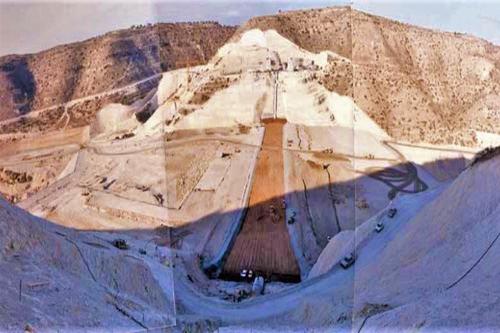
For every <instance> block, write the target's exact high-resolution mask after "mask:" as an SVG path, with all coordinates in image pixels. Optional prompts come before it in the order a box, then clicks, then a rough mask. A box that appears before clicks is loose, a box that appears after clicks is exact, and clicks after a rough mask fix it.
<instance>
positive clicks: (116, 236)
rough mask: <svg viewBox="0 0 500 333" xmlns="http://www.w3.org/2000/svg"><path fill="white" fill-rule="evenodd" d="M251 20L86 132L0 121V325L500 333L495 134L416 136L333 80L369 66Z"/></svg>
mask: <svg viewBox="0 0 500 333" xmlns="http://www.w3.org/2000/svg"><path fill="white" fill-rule="evenodd" d="M346 10H347V9H346V8H343V7H342V8H332V9H328V10H327V11H326V13H325V12H324V11H321V10H320V11H319V12H315V11H312V13H313V14H314V15H319V16H320V17H323V16H322V15H327V14H328V15H337V14H338V13H337V11H338V12H339V13H341V14H342V15H347V14H346ZM304 13H309V12H308V11H305V12H304ZM348 13H351V12H350V11H349V12H348ZM313 14H311V15H313ZM280 15H281V16H283V17H288V16H287V15H289V14H280ZM307 15H309V14H307ZM350 15H358V16H361V18H362V19H363V20H368V19H369V18H370V17H369V16H367V17H364V16H362V14H359V13H356V12H354V14H352V13H351V14H350ZM281 16H280V17H281ZM313 17H316V16H313ZM355 17H357V16H355ZM357 19H359V20H361V19H360V17H357ZM268 20H272V17H266V18H264V19H263V21H264V22H267V23H266V24H271V23H269V22H272V21H269V22H268ZM374 20H375V19H374ZM258 23H259V21H252V20H251V21H250V22H249V26H248V27H245V29H243V28H242V29H241V30H238V31H237V32H236V33H235V34H234V36H233V37H232V38H231V39H229V40H228V41H227V42H226V43H225V44H224V45H222V46H221V47H220V48H218V49H217V50H215V51H214V54H213V56H212V57H211V58H210V59H208V60H207V61H206V63H205V64H199V63H195V62H190V61H189V59H186V60H179V59H178V60H177V62H179V63H180V62H182V65H179V66H177V65H176V66H175V67H180V68H174V69H172V70H167V71H165V72H163V73H160V74H154V75H153V77H151V78H148V79H142V80H139V81H138V82H139V83H138V84H143V83H144V82H150V81H151V80H158V84H157V85H156V86H154V88H152V89H146V90H148V91H142V90H141V93H137V94H135V93H136V92H137V91H136V90H135V89H139V88H137V87H138V84H137V82H136V84H134V83H131V84H129V85H127V86H126V89H125V90H127V91H128V90H129V89H131V91H133V92H134V94H135V95H134V96H133V97H131V98H132V99H133V101H132V102H131V103H118V102H113V103H108V104H106V105H103V106H102V107H100V108H99V110H98V111H97V112H96V114H95V115H92V117H91V114H90V113H89V114H85V119H87V118H89V119H90V118H92V120H91V121H90V122H89V123H87V124H85V123H83V120H82V119H81V118H79V120H78V122H73V117H74V115H73V114H72V113H71V112H70V113H67V112H63V114H61V115H60V116H59V117H57V118H58V119H59V120H60V121H57V122H54V121H53V119H52V116H53V112H54V110H56V109H57V108H56V109H54V108H50V107H49V108H48V109H45V108H44V109H42V110H39V112H33V113H32V114H29V115H26V116H19V117H17V118H11V119H7V120H2V121H0V129H1V131H0V132H1V133H0V150H1V154H0V194H1V195H2V197H3V199H0V206H1V210H0V223H2V226H1V228H0V243H1V244H4V245H3V248H2V250H1V251H0V254H1V257H0V259H1V260H0V267H1V269H2V270H3V271H6V270H8V271H12V278H10V277H7V276H5V275H1V274H0V282H3V283H4V285H5V288H2V289H3V290H2V291H0V298H2V299H6V300H8V302H9V304H8V305H1V306H0V309H1V310H0V330H5V331H11V330H13V331H19V328H20V327H21V328H23V327H27V326H26V325H28V324H29V325H30V327H34V329H35V330H34V331H41V332H45V331H47V332H49V331H53V330H54V329H55V328H57V325H58V323H63V326H62V327H63V330H71V329H72V328H75V330H76V331H78V330H82V331H99V330H100V331H103V330H105V331H119V332H125V331H141V330H144V331H147V330H158V329H160V330H161V329H169V330H171V331H172V332H177V331H178V332H182V331H193V332H208V331H210V332H212V331H213V332H215V331H218V332H250V331H251V330H255V331H266V330H267V331H269V332H270V331H276V332H284V331H290V332H295V331H296V332H304V331H308V330H309V329H313V330H315V331H316V330H317V331H318V332H331V331H333V330H338V331H342V332H343V331H352V330H355V331H357V332H359V331H361V330H363V331H365V330H366V331H378V330H380V329H382V328H387V329H388V330H399V329H405V330H406V329H413V328H415V327H417V328H422V327H423V328H425V329H427V330H428V331H433V330H436V329H443V328H450V329H454V328H461V326H460V325H462V324H463V323H464V322H467V323H468V324H470V326H463V327H465V328H464V329H468V328H469V327H470V328H471V330H475V329H478V330H481V329H484V330H485V331H492V332H493V331H495V330H496V329H498V328H500V322H499V321H498V316H496V315H494V314H495V313H497V311H498V310H499V309H498V306H496V305H495V304H497V303H498V302H497V303H495V299H494V298H495V296H494V295H495V294H496V293H497V292H498V283H497V282H498V278H499V277H500V270H498V265H494V263H495V262H496V260H497V259H498V258H499V255H500V251H499V250H498V249H499V247H498V244H497V243H496V241H497V239H498V238H499V235H500V234H499V233H500V220H499V218H498V217H499V216H500V211H499V209H500V194H499V191H498V182H499V181H500V174H499V171H500V167H499V165H500V160H499V156H498V148H487V147H488V146H498V145H500V132H496V131H494V130H492V129H491V128H490V127H488V126H489V125H484V126H482V127H481V130H477V134H474V135H475V136H474V137H476V138H479V139H478V140H476V141H477V142H475V143H474V145H469V144H465V141H464V144H463V145H461V144H456V143H457V142H459V141H460V140H461V139H463V138H462V137H459V138H458V137H457V138H453V140H451V141H452V142H453V143H444V142H439V143H436V142H435V141H433V140H434V139H433V140H427V141H421V142H416V141H411V140H405V139H404V138H407V137H411V136H413V135H414V133H413V132H412V133H407V132H405V131H402V132H401V133H399V132H398V131H397V130H394V129H393V128H392V127H390V126H392V121H393V120H384V121H380V119H378V118H376V117H373V116H372V115H371V113H372V112H373V110H372V109H371V108H368V107H367V108H366V109H363V108H362V106H361V105H362V104H363V103H364V102H363V101H361V102H359V103H358V101H359V99H360V98H361V99H363V98H364V97H360V96H356V94H357V93H356V89H355V88H356V85H350V84H346V85H336V86H335V87H334V88H335V89H333V88H332V87H331V86H329V85H328V84H326V83H325V80H327V78H328V77H333V76H335V75H337V73H341V74H338V75H344V74H342V73H343V72H342V70H341V68H344V67H345V66H351V67H352V70H353V71H354V72H355V71H356V70H357V71H358V74H359V73H360V72H361V71H362V70H364V69H363V68H364V67H363V66H368V65H366V63H363V64H361V63H356V62H355V60H354V58H353V57H352V58H349V57H347V56H345V54H344V53H343V51H342V50H343V49H341V48H339V49H338V50H337V49H336V51H338V52H334V51H332V50H331V49H320V50H314V49H312V48H307V47H305V46H304V45H305V44H304V42H302V44H301V45H298V44H297V43H299V42H300V41H301V39H300V38H298V39H297V40H295V39H291V38H288V37H287V35H286V32H282V31H277V30H276V29H271V28H269V29H264V28H262V29H261V28H259V27H258ZM255 25H257V26H255ZM415 29H416V28H415ZM278 30H279V29H278ZM428 33H430V32H428ZM433 33H434V32H433ZM436 34H439V33H437V32H436ZM450 38H451V37H450ZM457 38H458V37H457ZM478 43H479V42H478ZM478 48H479V47H478ZM496 48H497V49H498V47H496ZM496 54H497V58H498V54H500V52H498V50H497V53H496ZM366 59H367V58H366ZM366 59H365V58H363V61H367V60H366ZM356 61H358V60H356ZM177 62H176V64H178V63H177ZM339 64H340V65H339ZM346 64H347V65H346ZM337 66H338V67H337ZM332 68H334V70H332ZM495 68H496V67H495ZM495 71H496V72H495V73H496V74H494V75H493V74H492V76H491V77H493V78H495V77H496V78H498V77H500V76H495V75H498V68H496V69H495ZM351 74H352V72H351ZM471 75H472V74H471ZM351 79H352V77H351ZM144 80H146V81H144ZM332 80H333V79H332ZM329 82H333V81H329ZM340 86H342V87H343V88H342V89H340V88H338V87H340ZM348 87H351V88H349V89H353V91H351V92H352V93H353V94H351V93H348V92H346V91H347V90H346V89H348ZM115 89H117V90H114V92H117V91H120V92H122V90H124V89H122V88H115ZM360 89H361V88H360ZM359 91H361V90H359ZM359 91H358V94H359ZM492 91H493V90H492ZM102 94H104V95H106V96H107V95H108V92H103V93H102ZM373 94H374V95H375V93H373ZM377 96H378V95H377ZM90 98H91V99H94V98H97V97H95V96H94V97H90ZM99 98H100V97H99ZM84 100H85V98H84ZM80 102H82V101H81V100H80V101H76V102H75V101H73V102H72V103H73V104H75V103H80ZM70 103H71V102H70ZM73 104H72V105H73ZM387 105H389V104H387ZM61 107H62V108H63V109H66V108H67V107H68V105H62V106H61ZM47 110H48V111H47ZM47 112H51V116H50V117H49V118H48V119H50V120H49V123H50V124H48V127H47V129H46V130H43V131H35V130H33V131H30V130H27V128H28V127H29V126H32V124H36V126H42V125H41V124H43V123H44V121H46V120H45V119H46V117H47V115H48V113H47ZM391 119H392V118H391ZM488 119H489V118H488ZM488 121H489V120H488ZM16 124H18V125H19V126H21V127H20V128H22V130H19V131H12V130H11V129H12V128H16V126H17V125H16ZM30 124H31V125H30ZM488 124H489V123H488ZM49 125H50V126H49ZM33 126H35V125H33ZM457 126H458V125H457ZM421 133H423V132H421ZM453 133H455V132H453ZM456 133H459V132H456ZM464 133H465V132H464ZM462 134H463V133H462V132H460V134H457V135H462ZM422 135H423V134H422ZM450 135H451V134H450ZM463 135H465V134H463ZM402 138H403V139H402ZM430 141H433V142H430ZM463 230H467V232H466V234H464V232H463ZM478 281H480V282H478ZM478 283H480V284H481V285H482V287H484V290H481V291H480V292H479V291H478V290H477V284H478ZM90 290H95V292H92V293H90V292H89V291H90ZM61 300H62V301H61ZM457 300H459V301H457ZM470 307H474V308H476V307H477V308H481V309H483V310H484V312H483V313H482V314H481V315H477V316H476V315H474V314H473V313H470V312H468V311H467V310H468V309H469V308H470ZM3 310H5V311H3ZM91 312H95V313H96V314H95V315H94V316H93V315H92V313H91ZM16 313H25V315H22V316H21V315H16ZM77 322H80V323H77ZM23 325H24V326H23ZM463 327H462V328H463ZM267 331H266V332H267Z"/></svg>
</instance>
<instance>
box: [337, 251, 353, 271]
mask: <svg viewBox="0 0 500 333" xmlns="http://www.w3.org/2000/svg"><path fill="white" fill-rule="evenodd" d="M354 261H355V258H354V254H353V253H350V254H348V255H346V256H345V257H344V259H342V260H341V261H340V266H342V268H343V269H347V268H349V267H350V266H351V265H352V264H354Z"/></svg>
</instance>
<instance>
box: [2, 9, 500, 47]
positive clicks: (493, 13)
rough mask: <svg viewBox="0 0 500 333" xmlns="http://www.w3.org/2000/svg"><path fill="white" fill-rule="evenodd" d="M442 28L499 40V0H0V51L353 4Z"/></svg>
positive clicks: (407, 21)
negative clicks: (150, 27)
mask: <svg viewBox="0 0 500 333" xmlns="http://www.w3.org/2000/svg"><path fill="white" fill-rule="evenodd" d="M349 4H352V6H353V7H354V8H356V9H359V10H363V11H365V12H370V13H373V14H377V15H381V16H385V17H388V18H393V19H397V20H399V21H402V22H406V23H411V24H416V25H420V26H424V27H428V28H434V29H439V30H443V31H453V32H454V31H456V32H463V33H469V34H472V35H475V36H478V37H481V38H484V39H487V40H489V41H491V42H493V43H495V44H497V45H500V17H499V16H500V0H496V1H479V2H478V1H461V2H458V1H445V0H440V1H428V2H426V1H415V0H413V1H405V0H399V1H396V0H392V1H388V0H385V1H380V0H379V1H367V0H353V1H351V2H348V1H342V0H309V1H307V0H297V1H296V0H288V1H284V0H254V1H252V0H232V1H231V0H187V1H186V0H184V1H179V0H177V1H160V0H145V1H137V0H128V1H126V0H108V1H102V0H101V1H97V0H85V1H81V0H78V1H76V0H65V1H62V0H60V1H59V2H50V1H45V0H43V1H42V0H38V1H33V0H31V1H30V0H15V1H14V0H0V56H1V55H6V54H12V53H33V52H38V51H41V50H44V49H47V48H50V47H53V46H56V45H60V44H65V43H70V42H75V41H80V40H84V39H87V38H90V37H94V36H97V35H100V34H103V33H105V32H107V31H111V30H116V29H121V28H128V27H130V26H131V25H134V24H146V23H156V22H179V21H206V20H211V21H218V22H220V23H222V24H228V25H239V24H242V23H243V22H245V21H246V20H248V19H249V18H250V17H253V16H259V15H267V14H275V13H277V12H278V11H279V10H283V11H285V10H292V9H301V8H318V7H328V6H335V5H349Z"/></svg>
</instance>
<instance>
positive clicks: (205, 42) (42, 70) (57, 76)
mask: <svg viewBox="0 0 500 333" xmlns="http://www.w3.org/2000/svg"><path fill="white" fill-rule="evenodd" d="M234 30H235V28H234V27H229V26H222V25H220V24H218V23H215V22H201V23H175V24H166V23H165V24H156V25H152V26H143V27H139V28H137V27H136V28H131V29H125V30H119V31H114V32H110V33H107V34H105V35H103V36H99V37H95V38H91V39H89V40H86V41H83V42H78V43H73V44H67V45H61V46H57V47H54V48H52V49H49V50H47V51H43V52H40V53H36V54H28V55H11V56H5V57H1V58H0V120H3V119H8V118H11V117H15V116H18V115H20V114H25V113H28V112H29V111H31V110H37V109H42V108H46V107H50V106H52V105H56V104H60V103H64V102H67V101H70V100H73V99H77V98H81V97H84V96H88V95H94V94H97V93H100V92H103V91H106V90H111V89H114V88H118V87H122V86H125V85H127V84H130V83H133V82H135V81H139V80H142V79H144V78H146V77H149V76H152V75H154V74H158V73H161V72H163V71H167V70H171V69H175V68H179V67H185V66H188V65H198V64H202V63H205V62H207V61H208V60H209V59H210V58H211V57H212V56H213V55H214V54H215V52H216V51H217V49H218V48H219V47H221V46H222V45H223V44H224V43H225V42H226V41H227V39H228V38H229V37H230V36H231V35H232V34H233V32H234Z"/></svg>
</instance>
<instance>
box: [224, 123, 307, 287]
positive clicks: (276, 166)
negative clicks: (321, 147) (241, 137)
mask: <svg viewBox="0 0 500 333" xmlns="http://www.w3.org/2000/svg"><path fill="white" fill-rule="evenodd" d="M283 124H284V121H282V120H269V121H266V122H265V128H266V131H265V134H264V141H263V147H262V150H261V151H260V153H259V156H258V159H257V165H256V170H255V176H254V182H253V184H252V189H251V192H250V198H249V203H248V210H247V213H246V215H245V219H244V222H243V225H242V228H241V231H240V232H239V234H238V236H237V238H236V240H235V243H234V246H233V247H232V249H231V250H230V252H229V254H228V257H227V260H226V262H225V264H224V268H223V272H222V276H221V277H222V278H228V279H232V278H238V277H239V274H240V272H241V270H243V269H251V270H253V271H254V272H255V273H257V274H261V275H263V276H265V277H266V278H273V279H279V280H287V281H298V280H300V272H299V268H298V265H297V261H296V259H295V256H294V253H293V251H292V248H291V246H290V237H289V234H288V230H287V227H286V224H285V223H286V222H285V207H284V201H283V198H284V178H283V154H282V152H281V151H276V149H275V148H276V147H281V146H282V137H283ZM269 148H274V149H269Z"/></svg>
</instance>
